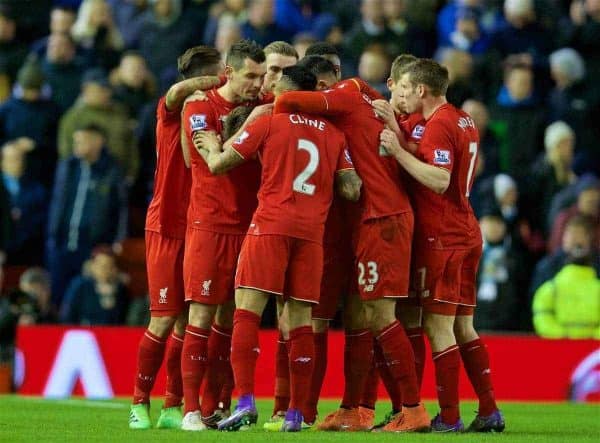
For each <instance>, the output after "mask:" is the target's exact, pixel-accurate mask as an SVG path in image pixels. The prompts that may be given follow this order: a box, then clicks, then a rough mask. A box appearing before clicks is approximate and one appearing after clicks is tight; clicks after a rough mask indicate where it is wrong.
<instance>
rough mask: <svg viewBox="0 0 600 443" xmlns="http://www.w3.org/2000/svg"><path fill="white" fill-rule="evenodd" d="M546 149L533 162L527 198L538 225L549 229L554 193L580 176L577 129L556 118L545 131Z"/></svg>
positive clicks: (543, 228)
mask: <svg viewBox="0 0 600 443" xmlns="http://www.w3.org/2000/svg"><path fill="white" fill-rule="evenodd" d="M544 146H545V148H546V151H545V153H544V154H541V155H540V157H539V158H538V159H537V160H536V162H535V163H534V164H533V165H531V169H530V173H529V179H528V185H527V200H528V202H529V203H528V204H529V206H530V208H531V213H532V214H535V219H534V221H533V222H534V225H535V226H537V227H539V228H541V229H542V231H543V232H549V230H550V226H547V225H546V220H547V216H548V213H549V212H550V206H551V204H552V199H553V197H554V196H555V195H556V194H557V193H558V192H559V191H560V190H561V189H563V188H565V187H566V186H568V185H569V184H570V183H573V182H574V181H575V179H576V177H575V173H574V172H573V169H572V163H573V149H574V146H575V133H574V132H573V130H572V129H571V128H570V127H569V125H567V124H566V123H565V122H561V121H559V122H554V123H552V124H551V125H549V126H548V127H547V128H546V132H545V135H544Z"/></svg>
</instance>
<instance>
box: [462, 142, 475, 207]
mask: <svg viewBox="0 0 600 443" xmlns="http://www.w3.org/2000/svg"><path fill="white" fill-rule="evenodd" d="M469 154H471V162H470V163H469V172H468V173H467V192H465V196H466V197H468V196H469V195H470V194H471V177H473V170H474V169H475V158H476V157H477V142H471V143H469Z"/></svg>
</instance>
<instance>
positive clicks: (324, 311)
mask: <svg viewBox="0 0 600 443" xmlns="http://www.w3.org/2000/svg"><path fill="white" fill-rule="evenodd" d="M352 257H353V255H352V250H351V249H350V247H349V244H348V242H340V243H327V244H324V245H323V277H322V278H321V298H320V299H319V304H318V305H316V306H313V309H312V318H313V319H315V320H333V319H334V318H335V313H336V312H337V310H338V307H339V305H340V301H341V299H342V297H343V296H344V295H346V294H348V291H349V289H350V283H351V279H352V268H353V260H352Z"/></svg>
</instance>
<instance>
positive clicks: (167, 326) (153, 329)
mask: <svg viewBox="0 0 600 443" xmlns="http://www.w3.org/2000/svg"><path fill="white" fill-rule="evenodd" d="M176 320H177V317H171V316H161V317H154V316H153V317H150V323H149V324H148V331H150V333H151V334H153V335H155V336H157V337H160V338H165V337H167V336H168V335H169V334H170V333H171V330H172V329H173V325H174V324H175V321H176Z"/></svg>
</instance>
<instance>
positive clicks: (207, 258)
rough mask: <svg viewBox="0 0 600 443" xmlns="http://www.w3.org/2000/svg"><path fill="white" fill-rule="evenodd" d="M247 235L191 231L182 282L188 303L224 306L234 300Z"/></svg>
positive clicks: (188, 235)
mask: <svg viewBox="0 0 600 443" xmlns="http://www.w3.org/2000/svg"><path fill="white" fill-rule="evenodd" d="M245 236H246V235H245V234H222V233H219V232H211V231H203V230H200V229H188V230H187V234H186V238H185V256H184V259H183V278H184V282H185V300H186V301H194V302H197V303H203V304H206V305H221V304H223V303H225V302H226V301H229V300H233V290H234V287H233V283H234V278H235V268H236V266H237V261H238V256H239V255H240V250H241V248H242V242H243V241H244V237H245Z"/></svg>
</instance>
